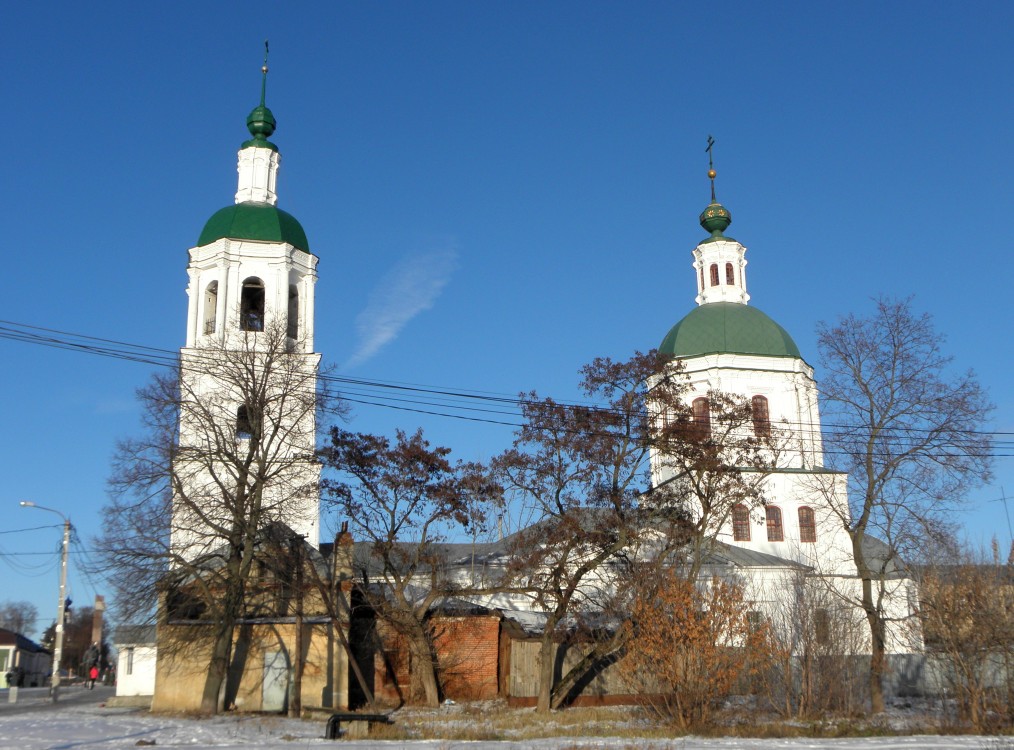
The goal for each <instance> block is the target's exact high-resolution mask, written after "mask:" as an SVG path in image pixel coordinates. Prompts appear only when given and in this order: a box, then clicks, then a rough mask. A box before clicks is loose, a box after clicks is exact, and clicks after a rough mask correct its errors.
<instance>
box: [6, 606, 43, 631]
mask: <svg viewBox="0 0 1014 750" xmlns="http://www.w3.org/2000/svg"><path fill="white" fill-rule="evenodd" d="M38 619H39V610H38V608H37V607H36V606H35V605H34V604H32V603H31V602H25V601H12V600H8V601H5V602H3V603H2V604H0V628H6V629H7V630H10V631H13V632H15V633H21V634H22V635H27V634H28V633H30V632H31V631H32V630H34V629H35V623H36V622H37V621H38Z"/></svg>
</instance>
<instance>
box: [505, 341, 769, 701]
mask: <svg viewBox="0 0 1014 750" xmlns="http://www.w3.org/2000/svg"><path fill="white" fill-rule="evenodd" d="M581 375H582V380H581V390H582V392H583V394H584V396H586V397H587V398H588V399H590V400H593V401H594V402H595V403H596V404H597V405H595V406H576V405H567V404H560V403H557V402H556V401H554V400H552V399H541V398H539V397H538V396H536V395H535V394H528V395H526V396H524V397H523V399H522V413H523V417H524V424H523V426H522V427H521V429H520V430H519V431H518V434H517V437H516V439H515V442H514V447H513V449H511V450H510V451H507V452H506V453H505V454H504V455H503V456H501V457H499V458H498V459H497V461H496V465H497V467H498V469H499V470H500V472H501V474H502V476H503V477H504V481H505V485H506V486H508V487H509V488H510V489H511V490H512V491H513V492H514V494H515V495H517V496H520V498H522V500H521V503H520V504H521V506H522V507H523V508H526V509H529V510H532V511H534V516H535V518H536V519H537V522H536V523H534V524H533V525H531V526H530V527H528V528H527V529H525V530H522V531H521V532H519V533H517V534H515V535H514V536H513V537H512V540H511V548H510V549H509V556H510V563H509V565H508V568H507V576H506V580H507V582H508V583H509V584H510V585H512V586H513V587H515V588H517V589H518V590H520V591H524V592H527V595H528V597H529V598H530V600H531V602H532V603H533V604H534V605H535V606H536V607H537V608H538V609H540V610H541V611H542V612H544V613H545V616H546V624H545V626H544V629H543V632H542V635H541V644H540V658H541V662H540V675H539V696H538V701H537V710H539V711H548V710H550V709H552V708H557V707H559V706H560V705H562V704H563V703H564V702H565V701H566V700H567V698H568V697H569V695H570V693H571V692H572V691H573V690H574V689H575V688H576V687H577V686H578V684H579V683H580V681H581V679H582V678H583V677H585V675H586V674H588V673H589V671H590V670H592V669H594V668H596V667H597V666H601V665H603V664H605V663H607V662H608V661H609V660H611V659H614V658H616V657H617V656H618V655H619V654H620V653H621V652H622V650H623V648H624V647H625V645H626V643H627V639H628V638H629V633H630V630H629V629H628V628H624V627H621V625H622V623H623V621H624V620H625V619H626V618H627V617H628V616H629V612H630V611H631V609H630V608H631V589H630V587H625V586H619V585H617V582H618V581H619V580H627V579H629V577H630V576H632V575H634V574H637V575H638V577H639V578H641V579H648V578H651V576H646V575H643V569H644V568H645V567H655V568H657V567H665V566H669V567H678V568H679V569H680V571H681V574H682V575H684V576H685V578H686V579H687V580H689V581H695V580H696V577H697V575H698V573H699V572H700V569H701V565H702V564H703V559H704V557H705V556H706V554H707V550H708V548H709V544H710V541H711V540H712V539H713V538H714V535H715V534H716V533H717V531H718V529H719V528H720V527H721V525H722V524H723V523H724V521H725V520H726V519H727V518H728V515H729V513H731V509H732V508H733V506H734V505H736V504H737V503H740V502H751V503H755V502H756V501H757V500H758V499H759V497H760V483H761V482H762V481H763V477H764V474H765V467H766V466H767V465H768V463H767V461H766V459H765V458H764V455H763V453H764V450H765V449H766V446H767V445H768V444H769V441H763V440H758V439H757V438H755V437H753V436H752V435H747V434H746V433H745V432H744V430H743V426H744V425H745V424H747V423H750V410H749V404H746V403H743V401H742V400H740V399H735V398H733V397H727V396H723V395H721V394H717V393H716V394H712V397H713V402H714V405H715V406H714V409H713V411H712V413H711V424H709V425H704V424H703V423H701V421H700V420H698V421H696V422H695V420H694V414H693V409H692V407H691V406H690V405H688V404H687V403H686V396H687V393H688V382H687V379H686V377H685V376H684V375H683V372H682V368H681V367H680V366H679V365H678V364H677V363H673V362H671V361H668V360H666V359H664V358H661V357H659V356H658V354H657V353H656V352H649V353H647V354H642V353H636V354H635V355H634V356H633V357H631V358H630V359H629V360H627V361H623V362H615V361H613V360H610V359H596V360H595V361H593V362H592V363H591V364H589V365H587V366H585V367H584V368H583V369H582V370H581ZM769 452H770V451H769ZM652 461H654V462H655V464H656V468H658V469H659V470H660V471H661V473H662V474H663V475H664V476H665V477H666V480H665V481H664V482H662V483H660V485H659V486H652V480H651V463H652ZM573 641H582V642H585V643H591V644H593V645H592V646H591V647H590V648H588V649H587V651H586V653H585V656H584V657H583V658H582V659H580V660H578V661H577V662H576V663H574V664H573V665H572V666H570V668H568V669H567V670H566V672H565V673H564V674H562V675H561V676H560V677H559V679H557V678H556V675H555V674H554V671H555V663H554V662H555V660H554V659H553V653H554V649H556V648H559V647H562V646H563V645H565V644H567V643H568V642H573Z"/></svg>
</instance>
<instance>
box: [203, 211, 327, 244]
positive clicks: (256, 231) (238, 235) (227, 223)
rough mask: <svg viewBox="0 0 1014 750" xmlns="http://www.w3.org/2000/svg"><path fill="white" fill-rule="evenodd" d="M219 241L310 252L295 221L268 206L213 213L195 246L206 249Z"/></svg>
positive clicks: (290, 215) (304, 237)
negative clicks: (282, 245)
mask: <svg viewBox="0 0 1014 750" xmlns="http://www.w3.org/2000/svg"><path fill="white" fill-rule="evenodd" d="M223 237H228V238H229V239H232V240H258V241H260V242H287V243H289V244H290V245H292V246H293V247H298V248H299V249H300V250H304V251H306V252H310V243H309V242H308V241H307V239H306V232H304V231H303V227H302V225H300V223H299V222H298V221H297V220H296V217H294V216H293V215H292V214H288V213H286V212H285V211H282V210H281V209H280V208H275V207H274V206H272V205H270V204H268V203H236V204H235V205H232V206H226V207H225V208H223V209H222V210H221V211H217V212H215V215H214V216H212V217H211V218H210V219H208V223H207V224H205V225H204V230H203V231H202V232H201V236H200V237H199V238H198V240H197V246H198V247H202V246H204V245H210V244H211V243H212V242H214V241H215V240H220V239H222V238H223Z"/></svg>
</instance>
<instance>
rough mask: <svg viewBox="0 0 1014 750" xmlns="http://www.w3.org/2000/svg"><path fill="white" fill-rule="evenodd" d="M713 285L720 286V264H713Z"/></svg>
mask: <svg viewBox="0 0 1014 750" xmlns="http://www.w3.org/2000/svg"><path fill="white" fill-rule="evenodd" d="M711 286H718V264H717V263H712V264H711Z"/></svg>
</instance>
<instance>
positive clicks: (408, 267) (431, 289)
mask: <svg viewBox="0 0 1014 750" xmlns="http://www.w3.org/2000/svg"><path fill="white" fill-rule="evenodd" d="M457 266H458V253H457V251H456V250H455V249H454V248H453V247H450V248H447V249H444V250H436V251H432V252H428V253H425V254H423V255H415V256H411V257H408V258H404V259H403V260H401V261H400V262H399V263H398V264H397V265H396V266H395V267H394V268H392V269H391V270H390V271H388V272H387V274H385V275H384V277H383V278H382V279H381V280H380V282H379V283H378V284H377V286H376V287H375V288H374V290H373V291H372V292H371V293H370V299H369V302H367V304H366V308H365V309H364V310H363V311H362V312H361V313H359V315H357V316H356V333H357V337H358V344H357V346H356V350H355V352H354V353H353V354H352V356H351V357H350V358H349V360H348V362H346V363H345V369H348V368H352V367H355V366H356V365H361V364H362V363H363V362H365V361H366V360H368V359H369V358H370V357H372V356H373V355H374V354H376V353H377V352H379V351H380V350H381V349H382V348H383V347H384V346H386V345H387V344H388V343H390V342H391V341H393V340H394V339H395V338H396V337H397V336H398V334H399V333H400V332H401V329H402V328H404V327H405V325H406V324H407V323H408V322H409V321H410V320H412V318H414V317H415V316H416V315H418V314H419V313H421V312H423V311H424V310H428V309H430V308H431V307H433V303H434V302H435V301H436V299H437V297H439V296H440V292H442V291H443V289H444V286H446V284H447V282H448V281H449V280H450V278H451V274H452V273H454V270H455V269H456V268H457Z"/></svg>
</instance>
